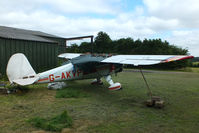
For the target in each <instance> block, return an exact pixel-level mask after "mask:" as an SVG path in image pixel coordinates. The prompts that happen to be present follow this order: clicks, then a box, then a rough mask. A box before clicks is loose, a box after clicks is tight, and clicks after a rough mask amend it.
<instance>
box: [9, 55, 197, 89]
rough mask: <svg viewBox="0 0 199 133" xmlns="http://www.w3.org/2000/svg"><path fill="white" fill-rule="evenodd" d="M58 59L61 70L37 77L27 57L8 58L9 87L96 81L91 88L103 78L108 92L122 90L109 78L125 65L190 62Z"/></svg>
mask: <svg viewBox="0 0 199 133" xmlns="http://www.w3.org/2000/svg"><path fill="white" fill-rule="evenodd" d="M58 57H60V58H65V59H67V61H66V62H64V64H63V65H62V66H60V67H57V68H54V69H51V70H48V71H45V72H42V73H38V74H36V73H35V71H34V70H33V68H32V67H31V65H30V63H29V62H28V60H27V58H26V56H25V55H24V54H22V53H17V54H14V55H12V56H11V58H10V59H9V61H8V65H7V70H6V72H7V76H8V79H9V81H10V83H15V84H18V85H21V86H25V85H30V84H36V83H51V82H60V81H66V80H80V79H95V80H94V81H93V82H92V84H102V82H101V80H100V79H101V78H103V77H104V78H105V79H106V81H107V82H108V83H109V84H110V86H109V87H108V88H109V89H110V90H119V89H121V87H122V86H121V84H120V83H118V82H116V83H114V82H113V80H112V79H111V75H112V74H114V73H118V72H121V71H122V68H123V65H124V64H130V65H134V66H142V65H154V64H159V63H167V62H171V61H177V60H184V59H190V58H193V56H187V55H108V54H78V53H63V54H60V55H59V56H58Z"/></svg>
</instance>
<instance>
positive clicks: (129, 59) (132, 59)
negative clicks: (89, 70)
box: [101, 55, 193, 66]
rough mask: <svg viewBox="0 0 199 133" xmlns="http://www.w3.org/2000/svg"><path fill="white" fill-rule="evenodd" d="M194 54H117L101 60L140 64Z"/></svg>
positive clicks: (169, 60)
mask: <svg viewBox="0 0 199 133" xmlns="http://www.w3.org/2000/svg"><path fill="white" fill-rule="evenodd" d="M191 58H193V56H187V55H115V56H111V57H108V58H106V59H104V60H102V61H101V62H104V63H119V64H131V65H134V66H139V65H154V64H159V63H166V62H171V61H177V60H184V59H191Z"/></svg>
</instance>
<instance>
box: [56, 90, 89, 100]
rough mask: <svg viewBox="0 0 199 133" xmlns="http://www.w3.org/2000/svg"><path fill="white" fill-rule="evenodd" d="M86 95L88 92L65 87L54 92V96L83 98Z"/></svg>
mask: <svg viewBox="0 0 199 133" xmlns="http://www.w3.org/2000/svg"><path fill="white" fill-rule="evenodd" d="M83 97H88V94H86V93H84V91H81V90H80V89H73V88H65V89H62V90H58V91H57V93H56V98H83Z"/></svg>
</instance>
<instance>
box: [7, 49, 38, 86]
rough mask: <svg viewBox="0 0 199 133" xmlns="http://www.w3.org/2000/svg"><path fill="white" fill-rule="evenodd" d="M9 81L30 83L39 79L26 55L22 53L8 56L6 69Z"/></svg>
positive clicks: (21, 83)
mask: <svg viewBox="0 0 199 133" xmlns="http://www.w3.org/2000/svg"><path fill="white" fill-rule="evenodd" d="M6 73H7V76H8V79H9V81H10V83H16V84H19V85H22V86H24V85H30V84H33V83H34V82H35V81H37V80H38V79H39V76H38V75H36V73H35V71H34V70H33V68H32V66H31V65H30V63H29V62H28V59H27V58H26V56H25V55H24V54H22V53H17V54H14V55H12V56H11V57H10V59H9V61H8V65H7V70H6Z"/></svg>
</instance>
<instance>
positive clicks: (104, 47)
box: [94, 31, 112, 53]
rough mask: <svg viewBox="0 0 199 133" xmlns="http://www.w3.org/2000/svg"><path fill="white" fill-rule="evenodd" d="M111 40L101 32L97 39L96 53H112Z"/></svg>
mask: <svg viewBox="0 0 199 133" xmlns="http://www.w3.org/2000/svg"><path fill="white" fill-rule="evenodd" d="M111 42H112V40H111V38H110V37H109V35H108V34H107V33H105V32H102V31H100V32H99V33H98V34H97V37H96V38H95V47H94V52H97V53H106V52H110V51H111V49H112V48H111Z"/></svg>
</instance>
